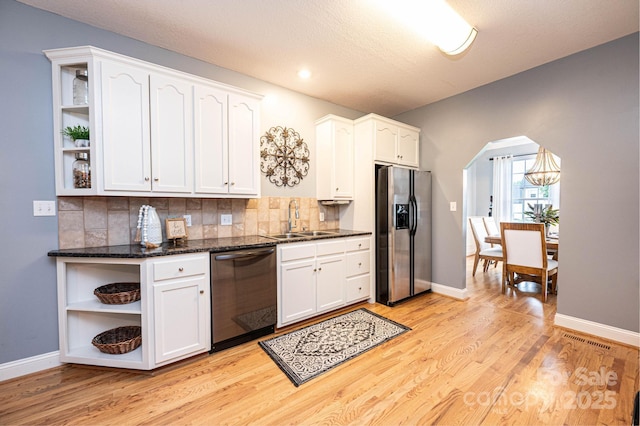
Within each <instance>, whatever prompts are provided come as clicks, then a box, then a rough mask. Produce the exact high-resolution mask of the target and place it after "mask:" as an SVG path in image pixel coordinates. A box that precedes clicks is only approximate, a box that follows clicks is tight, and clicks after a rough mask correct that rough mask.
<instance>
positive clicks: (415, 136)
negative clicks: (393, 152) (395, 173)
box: [398, 127, 420, 167]
mask: <svg viewBox="0 0 640 426" xmlns="http://www.w3.org/2000/svg"><path fill="white" fill-rule="evenodd" d="M419 139H420V134H419V133H418V132H416V131H415V130H412V129H404V128H402V127H400V128H399V129H398V163H399V164H404V165H406V166H411V167H418V164H419V163H420V156H419V146H420V145H419V143H420V141H419Z"/></svg>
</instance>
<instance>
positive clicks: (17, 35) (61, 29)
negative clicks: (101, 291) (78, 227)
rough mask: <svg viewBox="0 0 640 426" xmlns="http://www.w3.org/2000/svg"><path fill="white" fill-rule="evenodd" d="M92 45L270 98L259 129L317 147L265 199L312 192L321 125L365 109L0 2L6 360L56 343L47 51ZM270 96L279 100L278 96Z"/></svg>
mask: <svg viewBox="0 0 640 426" xmlns="http://www.w3.org/2000/svg"><path fill="white" fill-rule="evenodd" d="M82 45H94V46H97V47H100V48H103V49H107V50H111V51H114V52H118V53H122V54H125V55H129V56H133V57H136V58H139V59H143V60H146V61H149V62H153V63H157V64H160V65H164V66H167V67H171V68H175V69H178V70H182V71H185V72H189V73H192V74H196V75H200V76H203V77H206V78H210V79H212V80H215V81H220V82H223V83H226V84H230V85H234V86H237V87H242V88H244V89H247V90H250V91H253V92H256V93H260V94H263V95H270V97H271V99H272V101H270V102H263V106H262V118H261V121H262V123H261V127H262V130H261V132H262V133H264V132H265V131H266V130H268V129H269V128H270V127H273V126H287V127H293V128H294V129H295V130H296V131H298V132H299V133H300V135H301V136H302V137H303V138H304V139H305V141H306V142H307V143H308V145H309V148H310V150H311V153H312V155H311V168H310V170H309V175H308V176H307V177H306V178H305V179H304V180H303V181H302V183H301V184H300V185H298V186H296V187H294V188H286V189H277V188H276V187H275V186H273V185H272V184H270V183H268V182H267V181H266V180H265V179H264V178H263V180H262V193H263V195H268V196H282V197H287V196H296V197H315V172H316V170H315V155H314V154H313V153H314V150H315V126H314V121H315V120H317V119H318V118H320V117H322V116H324V115H326V114H336V115H341V116H344V117H348V118H357V117H361V116H362V115H364V113H363V112H359V111H354V110H351V109H348V108H344V107H341V106H338V105H335V104H331V103H329V102H324V101H320V100H318V99H315V98H311V97H308V96H304V95H301V94H299V93H295V92H292V91H289V90H285V89H283V88H281V87H278V86H274V85H270V84H267V83H265V82H263V81H260V80H256V79H252V78H250V77H248V76H245V75H243V74H239V73H236V72H233V71H230V70H227V69H224V68H220V67H216V66H213V65H210V64H206V63H204V62H201V61H198V60H195V59H193V58H189V57H186V56H182V55H179V54H177V53H173V52H170V51H167V50H164V49H160V48H157V47H153V46H150V45H148V44H145V43H141V42H138V41H135V40H132V39H130V38H126V37H122V36H119V35H116V34H113V33H110V32H107V31H103V30H100V29H97V28H94V27H91V26H88V25H84V24H81V23H79V22H76V21H72V20H69V19H66V18H62V17H60V16H58V15H54V14H51V13H48V12H44V11H41V10H38V9H35V8H32V7H30V6H26V5H23V4H21V3H18V2H15V1H13V0H0V93H1V94H2V95H1V97H0V99H1V101H0V128H2V136H0V144H1V148H2V154H1V155H0V187H1V188H2V190H1V192H0V219H1V222H2V226H1V229H2V232H1V235H2V238H3V239H4V241H3V248H2V255H1V256H0V270H1V271H2V278H1V281H0V364H2V363H6V362H9V361H13V360H18V359H23V358H27V357H31V356H35V355H40V354H44V353H48V352H52V351H56V350H58V337H57V336H58V327H57V304H56V275H55V261H54V259H52V258H48V257H47V252H48V251H49V250H53V249H56V248H58V234H57V232H58V228H57V217H33V207H32V202H33V200H55V199H56V197H55V188H54V182H53V176H54V173H53V129H52V120H53V118H52V100H51V64H50V62H49V61H48V60H47V58H46V57H45V56H44V55H43V54H42V50H43V49H52V48H60V47H71V46H82ZM273 99H277V100H276V101H275V102H273Z"/></svg>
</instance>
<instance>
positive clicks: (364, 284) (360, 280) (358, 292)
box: [346, 274, 370, 303]
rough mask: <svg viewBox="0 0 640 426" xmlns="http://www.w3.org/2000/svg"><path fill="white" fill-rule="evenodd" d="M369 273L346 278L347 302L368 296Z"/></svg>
mask: <svg viewBox="0 0 640 426" xmlns="http://www.w3.org/2000/svg"><path fill="white" fill-rule="evenodd" d="M369 277H370V275H369V274H367V275H361V276H359V277H355V278H349V279H348V280H347V296H346V298H347V303H350V302H353V301H355V300H359V299H365V298H368V297H369V289H370V278H369Z"/></svg>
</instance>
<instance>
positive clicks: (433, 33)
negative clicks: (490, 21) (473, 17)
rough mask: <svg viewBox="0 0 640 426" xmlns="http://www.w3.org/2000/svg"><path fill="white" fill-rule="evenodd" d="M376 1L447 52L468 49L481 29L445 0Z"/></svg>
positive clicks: (448, 53)
mask: <svg viewBox="0 0 640 426" xmlns="http://www.w3.org/2000/svg"><path fill="white" fill-rule="evenodd" d="M376 1H377V2H378V3H379V4H380V5H381V6H382V7H383V8H384V9H385V10H386V11H387V12H388V13H390V14H392V15H394V16H395V17H396V18H397V19H399V20H401V22H403V23H405V24H406V25H408V26H409V27H410V28H412V29H413V30H414V31H416V32H418V33H419V34H422V35H423V36H424V37H425V38H426V39H427V40H429V41H430V42H431V43H433V44H435V45H436V46H438V48H439V49H440V50H441V51H442V52H444V53H446V54H447V55H458V54H460V53H462V52H464V51H465V50H466V49H467V48H468V47H469V46H470V45H471V43H473V41H474V40H475V38H476V35H477V34H478V30H476V29H475V28H473V27H472V26H471V25H469V24H468V23H467V21H465V20H464V18H462V16H460V15H458V13H457V12H456V11H455V10H453V8H452V7H451V6H449V4H448V3H447V2H445V1H444V0H394V1H389V0H376Z"/></svg>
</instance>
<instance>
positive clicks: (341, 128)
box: [333, 121, 353, 199]
mask: <svg viewBox="0 0 640 426" xmlns="http://www.w3.org/2000/svg"><path fill="white" fill-rule="evenodd" d="M335 126H336V127H335V130H334V131H335V133H334V140H333V178H334V181H333V185H334V188H333V190H334V191H335V192H334V193H335V196H336V198H349V199H351V198H353V125H352V124H346V123H342V122H339V121H336V123H335Z"/></svg>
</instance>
